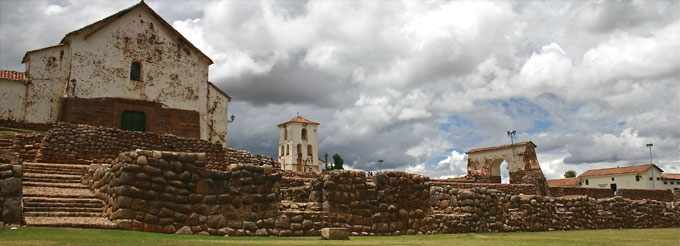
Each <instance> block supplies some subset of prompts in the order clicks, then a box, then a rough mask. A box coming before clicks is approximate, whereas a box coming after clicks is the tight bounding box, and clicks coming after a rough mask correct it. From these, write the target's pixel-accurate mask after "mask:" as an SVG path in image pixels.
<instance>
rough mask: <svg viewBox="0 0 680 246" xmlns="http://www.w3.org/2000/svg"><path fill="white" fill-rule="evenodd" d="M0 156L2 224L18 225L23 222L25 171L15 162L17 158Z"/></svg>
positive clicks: (0, 212)
mask: <svg viewBox="0 0 680 246" xmlns="http://www.w3.org/2000/svg"><path fill="white" fill-rule="evenodd" d="M0 154H2V155H0V223H1V224H13V225H18V224H19V223H20V222H21V195H22V193H21V188H22V187H21V178H22V175H23V171H22V168H21V165H19V164H18V163H17V162H16V161H15V160H16V156H11V154H7V153H0ZM0 227H2V226H0Z"/></svg>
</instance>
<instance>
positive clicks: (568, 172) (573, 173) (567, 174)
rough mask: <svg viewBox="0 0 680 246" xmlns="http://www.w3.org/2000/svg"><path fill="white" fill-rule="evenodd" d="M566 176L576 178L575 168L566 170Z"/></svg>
mask: <svg viewBox="0 0 680 246" xmlns="http://www.w3.org/2000/svg"><path fill="white" fill-rule="evenodd" d="M564 177H565V178H576V172H575V171H574V170H569V171H566V172H564Z"/></svg>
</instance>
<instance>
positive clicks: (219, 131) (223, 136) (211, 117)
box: [201, 84, 231, 145]
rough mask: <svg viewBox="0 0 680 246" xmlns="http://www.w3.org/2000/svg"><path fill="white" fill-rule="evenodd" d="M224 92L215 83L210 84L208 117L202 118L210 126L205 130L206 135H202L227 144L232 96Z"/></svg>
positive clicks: (207, 101)
mask: <svg viewBox="0 0 680 246" xmlns="http://www.w3.org/2000/svg"><path fill="white" fill-rule="evenodd" d="M222 93H224V92H221V91H220V89H219V88H217V87H216V86H215V85H212V84H209V86H208V96H207V100H206V108H207V110H206V117H205V118H201V121H202V122H203V121H205V123H206V125H207V126H208V127H207V128H206V129H207V131H205V134H206V136H201V138H202V139H207V140H208V141H210V142H213V143H217V142H219V143H222V144H224V145H227V122H228V120H229V116H228V114H229V101H231V98H229V97H228V96H227V95H225V94H222ZM202 134H203V133H202Z"/></svg>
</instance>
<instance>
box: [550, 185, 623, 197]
mask: <svg viewBox="0 0 680 246" xmlns="http://www.w3.org/2000/svg"><path fill="white" fill-rule="evenodd" d="M550 194H551V195H553V196H555V197H560V196H571V195H579V196H589V197H593V198H605V197H613V196H614V192H612V190H611V189H607V188H588V187H562V186H556V187H550Z"/></svg>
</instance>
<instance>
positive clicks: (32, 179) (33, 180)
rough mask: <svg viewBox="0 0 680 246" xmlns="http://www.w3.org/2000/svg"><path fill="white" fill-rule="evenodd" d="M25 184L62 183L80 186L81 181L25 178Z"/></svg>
mask: <svg viewBox="0 0 680 246" xmlns="http://www.w3.org/2000/svg"><path fill="white" fill-rule="evenodd" d="M23 182H33V183H36V182H38V183H62V184H80V179H60V178H24V179H23Z"/></svg>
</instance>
